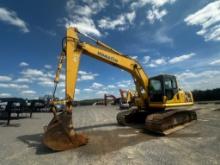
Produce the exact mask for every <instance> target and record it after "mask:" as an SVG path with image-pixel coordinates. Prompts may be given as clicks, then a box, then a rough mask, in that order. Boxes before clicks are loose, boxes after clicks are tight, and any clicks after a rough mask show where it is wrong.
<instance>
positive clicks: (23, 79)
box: [15, 78, 32, 83]
mask: <svg viewBox="0 0 220 165" xmlns="http://www.w3.org/2000/svg"><path fill="white" fill-rule="evenodd" d="M15 82H19V83H30V82H32V81H31V80H30V79H28V78H18V79H16V80H15Z"/></svg>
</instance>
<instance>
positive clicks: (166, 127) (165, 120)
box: [145, 110, 197, 135]
mask: <svg viewBox="0 0 220 165" xmlns="http://www.w3.org/2000/svg"><path fill="white" fill-rule="evenodd" d="M195 120H197V115H196V112H195V111H192V110H169V111H164V112H160V113H154V114H151V115H148V116H147V117H146V119H145V126H146V129H147V130H150V131H152V132H155V133H159V134H163V135H168V134H171V133H173V132H175V131H177V130H179V129H182V128H184V127H186V126H187V125H189V124H191V123H192V122H193V121H195Z"/></svg>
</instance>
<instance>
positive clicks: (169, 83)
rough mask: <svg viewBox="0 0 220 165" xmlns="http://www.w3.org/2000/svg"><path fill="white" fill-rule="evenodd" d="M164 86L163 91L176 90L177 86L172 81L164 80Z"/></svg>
mask: <svg viewBox="0 0 220 165" xmlns="http://www.w3.org/2000/svg"><path fill="white" fill-rule="evenodd" d="M164 85H165V89H176V88H177V84H176V81H175V80H174V79H166V80H165V82H164Z"/></svg>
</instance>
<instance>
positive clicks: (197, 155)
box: [0, 104, 220, 165]
mask: <svg viewBox="0 0 220 165" xmlns="http://www.w3.org/2000/svg"><path fill="white" fill-rule="evenodd" d="M191 108H193V109H196V111H197V114H198V121H197V122H195V123H194V124H192V125H190V126H188V127H186V128H184V129H182V130H179V131H177V132H175V133H174V134H171V135H169V136H166V137H161V136H156V135H152V134H149V133H146V132H144V131H143V129H142V128H141V127H140V126H138V127H120V126H118V125H117V123H116V119H115V117H116V114H117V113H118V110H117V107H114V106H107V107H104V106H87V107H77V108H75V109H74V123H75V128H76V130H77V131H78V132H84V133H86V134H87V135H88V136H89V143H88V144H87V145H85V146H82V147H80V148H77V149H74V150H68V151H63V152H52V151H50V150H49V149H47V148H46V147H44V146H43V145H42V144H41V139H42V133H43V128H42V127H43V126H44V125H47V124H48V122H49V120H50V119H51V117H52V114H49V113H34V114H33V118H32V119H30V118H23V119H19V120H12V121H11V125H10V126H5V121H2V120H0V133H1V135H0V142H1V143H0V164H2V165H8V164H13V165H16V164H22V165H23V164H31V165H34V164H47V165H50V164H66V165H68V164H72V165H75V164H76V165H78V164H80V165H84V164H85V165H87V164H92V165H93V164H95V165H103V164H114V165H117V164H118V165H122V164H135V165H142V164H144V165H146V164H154V165H155V164H175V165H176V164H184V165H186V164H190V165H191V164H220V104H204V105H194V106H193V107H191Z"/></svg>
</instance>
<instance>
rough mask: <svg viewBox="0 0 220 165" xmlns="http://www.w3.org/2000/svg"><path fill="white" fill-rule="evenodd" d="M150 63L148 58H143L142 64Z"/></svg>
mask: <svg viewBox="0 0 220 165" xmlns="http://www.w3.org/2000/svg"><path fill="white" fill-rule="evenodd" d="M149 61H150V56H144V58H143V64H147V63H148V62H149Z"/></svg>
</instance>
